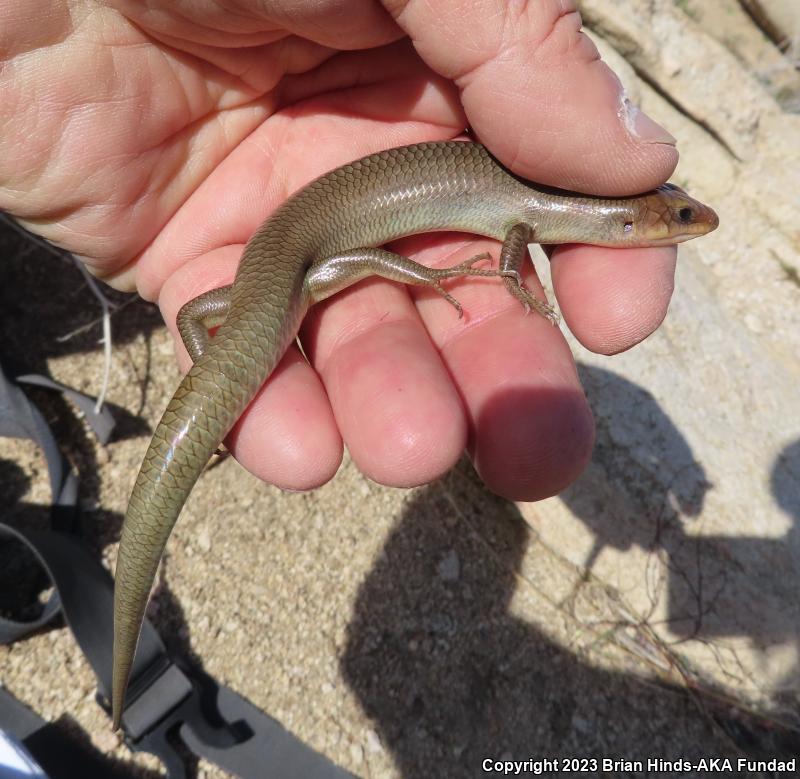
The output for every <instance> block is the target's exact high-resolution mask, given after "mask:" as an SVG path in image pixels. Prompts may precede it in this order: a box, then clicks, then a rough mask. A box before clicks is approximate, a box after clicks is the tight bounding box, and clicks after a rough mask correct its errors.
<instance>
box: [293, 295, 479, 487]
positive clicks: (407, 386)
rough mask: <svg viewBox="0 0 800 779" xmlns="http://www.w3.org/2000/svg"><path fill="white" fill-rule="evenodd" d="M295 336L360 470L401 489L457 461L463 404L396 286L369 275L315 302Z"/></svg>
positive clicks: (463, 437)
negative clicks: (299, 334)
mask: <svg viewBox="0 0 800 779" xmlns="http://www.w3.org/2000/svg"><path fill="white" fill-rule="evenodd" d="M445 305H447V304H446V303H445ZM302 340H303V345H304V349H305V350H306V352H307V354H308V355H309V358H310V360H311V362H312V364H313V365H314V367H315V368H316V370H317V371H318V373H319V374H320V376H321V377H322V380H323V382H324V384H325V388H326V390H327V393H328V397H329V399H330V402H331V405H332V406H333V409H334V414H335V416H336V420H337V422H338V425H339V429H340V431H341V433H342V436H343V437H344V440H345V442H346V443H347V448H348V451H349V452H350V454H351V456H352V458H353V460H354V462H355V463H356V465H357V466H358V468H359V469H360V470H361V471H362V472H363V473H364V474H366V475H367V476H369V477H370V478H372V479H374V480H375V481H377V482H380V483H381V484H386V485H390V486H397V487H408V486H413V485H417V484H424V483H426V482H429V481H431V480H433V479H435V478H437V477H438V476H440V475H442V473H444V472H445V471H447V470H448V469H449V468H450V467H451V466H452V465H453V464H454V463H455V462H456V460H457V459H458V458H459V456H460V455H461V453H462V452H463V450H464V445H465V443H466V438H467V426H466V420H465V417H464V412H463V408H462V406H461V402H460V400H459V397H458V393H457V392H456V391H455V388H454V387H453V383H452V381H451V379H450V376H449V375H448V373H447V371H446V369H445V368H444V366H443V365H442V362H441V359H440V358H439V355H438V354H437V352H436V350H435V349H434V348H433V346H432V344H431V342H430V339H429V337H428V335H427V333H426V332H425V329H424V327H423V326H422V323H421V322H420V320H419V316H418V314H417V312H416V309H415V308H414V306H413V304H412V303H411V301H410V299H409V297H408V293H407V292H406V290H405V289H404V288H403V287H402V286H400V285H394V284H390V283H388V282H385V281H379V280H374V281H369V282H365V283H361V284H358V285H357V286H355V287H353V288H351V289H349V290H347V291H345V292H343V293H341V294H340V295H339V296H337V298H336V299H335V300H332V301H330V302H326V303H322V304H320V305H318V306H316V307H315V309H314V311H313V312H312V314H311V315H310V316H309V317H308V318H307V320H306V323H305V325H304V327H303V336H302Z"/></svg>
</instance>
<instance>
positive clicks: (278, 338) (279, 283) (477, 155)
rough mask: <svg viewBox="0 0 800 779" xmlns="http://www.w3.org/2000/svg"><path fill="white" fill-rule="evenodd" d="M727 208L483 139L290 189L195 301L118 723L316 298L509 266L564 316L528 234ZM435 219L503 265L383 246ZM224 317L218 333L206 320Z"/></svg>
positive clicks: (709, 224)
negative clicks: (374, 282) (243, 420)
mask: <svg viewBox="0 0 800 779" xmlns="http://www.w3.org/2000/svg"><path fill="white" fill-rule="evenodd" d="M717 224H718V219H717V215H716V214H715V213H714V211H713V210H712V209H711V208H709V207H708V206H705V205H703V204H702V203H700V202H698V201H697V200H694V199H692V198H691V197H689V196H688V195H687V194H686V193H685V192H684V191H683V190H682V189H680V188H679V187H676V186H675V185H671V184H665V185H664V186H662V187H659V188H658V189H656V190H654V191H652V192H649V193H647V194H644V195H640V196H636V197H626V198H617V199H606V198H598V197H588V196H584V195H578V194H574V193H568V192H562V191H559V190H553V189H549V188H545V187H540V186H538V185H536V184H533V183H531V182H528V181H525V180H523V179H521V178H520V177H518V176H515V175H514V174H513V173H511V172H509V171H508V170H506V169H505V168H504V167H503V166H502V165H500V164H499V163H498V162H497V161H496V160H495V159H494V158H493V157H492V156H491V155H490V154H489V153H488V152H487V151H486V149H484V148H483V147H482V146H480V145H478V144H476V143H468V142H457V141H451V142H434V143H421V144H417V145H414V146H405V147H402V148H399V149H390V150H388V151H383V152H379V153H378V154H372V155H370V156H369V157H365V158H364V159H361V160H358V161H356V162H352V163H350V164H348V165H344V166H342V167H341V168H337V169H336V170H334V171H331V172H330V173H326V174H325V175H324V176H321V177H320V178H318V179H316V180H315V181H313V182H312V183H310V184H308V185H307V186H306V187H305V188H303V189H302V190H300V191H299V192H297V193H296V194H295V195H293V196H292V197H291V198H289V199H288V200H287V201H286V202H285V203H284V204H283V205H282V206H280V208H278V209H277V210H276V211H275V212H274V213H273V214H272V215H271V216H270V217H269V218H268V219H267V220H266V221H265V222H264V224H263V225H262V226H261V227H260V228H259V229H258V231H257V232H256V233H255V235H254V236H253V237H252V239H251V240H250V242H249V243H248V244H247V246H246V247H245V250H244V253H243V255H242V259H241V263H240V265H239V269H238V272H237V274H236V278H235V280H234V282H233V284H232V285H231V286H230V287H225V288H223V289H220V290H213V291H211V292H209V293H206V294H205V295H201V296H200V297H199V298H196V299H195V300H193V301H191V302H190V303H188V304H187V305H186V306H184V308H183V309H181V312H180V313H179V315H178V327H179V330H180V332H181V336H182V338H183V340H184V343H185V344H186V346H187V349H188V350H189V353H190V354H191V356H192V358H193V360H194V365H193V367H192V368H191V370H190V371H189V373H188V374H186V376H185V377H184V379H183V381H181V383H180V385H179V386H178V389H177V391H176V392H175V395H174V397H173V398H172V400H171V401H170V403H169V405H168V407H167V410H166V412H165V413H164V416H163V418H162V419H161V421H160V422H159V424H158V426H157V428H156V430H155V433H154V434H153V439H152V441H151V442H150V447H149V448H148V450H147V454H146V455H145V458H144V462H143V463H142V467H141V470H140V471H139V475H138V478H137V479H136V484H135V486H134V488H133V493H132V495H131V498H130V503H129V505H128V511H127V514H126V516H125V522H124V525H123V528H122V539H121V542H120V547H119V556H118V562H117V569H116V589H115V596H114V657H113V691H112V701H113V719H114V728H115V729H116V728H118V727H119V725H120V720H121V717H122V711H123V699H124V696H125V691H126V687H127V685H128V678H129V676H130V671H131V667H132V663H133V659H134V654H135V651H136V644H137V641H138V636H139V631H140V628H141V624H142V619H143V617H144V611H145V607H146V605H147V601H148V597H149V594H150V589H151V587H152V584H153V580H154V578H155V574H156V570H157V568H158V564H159V560H160V559H161V555H162V552H163V550H164V547H165V545H166V542H167V538H168V537H169V534H170V532H171V530H172V527H173V525H174V524H175V521H176V519H177V518H178V514H179V513H180V511H181V508H182V507H183V504H184V503H185V501H186V498H187V497H188V495H189V492H190V491H191V489H192V487H193V485H194V483H195V481H196V480H197V478H198V477H199V475H200V473H201V472H202V470H203V468H204V467H205V465H206V463H207V462H208V460H209V458H210V457H211V455H212V454H213V453H214V452H215V451H216V449H217V447H218V446H219V445H220V443H221V442H222V440H223V438H224V437H225V436H226V434H227V433H228V432H229V431H230V429H231V427H232V426H233V424H234V423H235V422H236V420H237V419H238V418H239V416H240V415H241V414H242V412H243V411H244V409H245V407H246V406H247V405H248V403H249V402H250V401H251V400H252V398H253V396H254V395H255V394H256V392H257V391H258V389H259V388H260V387H261V385H262V384H263V383H264V382H265V380H266V379H267V378H268V377H269V375H270V374H271V373H272V371H273V370H274V368H275V366H276V365H277V363H278V361H279V360H280V359H281V357H282V356H283V354H284V352H285V351H286V349H287V348H288V346H289V345H290V344H291V342H292V341H293V340H294V339H295V337H296V336H297V332H298V329H299V327H300V323H301V321H302V319H303V317H304V315H305V313H306V311H307V309H308V307H309V306H310V305H312V304H313V303H315V302H318V301H320V300H322V299H324V298H326V297H329V296H330V295H332V294H334V293H336V292H338V291H340V290H341V289H344V288H345V287H347V286H348V285H350V284H353V283H354V282H356V281H358V280H360V279H363V278H365V277H367V276H370V275H379V276H383V277H385V278H389V279H394V280H396V281H402V282H405V283H410V284H423V285H428V286H430V287H432V288H434V289H436V290H437V291H438V292H439V293H440V294H442V295H443V296H444V297H446V298H447V299H448V300H449V301H450V302H451V303H453V305H455V306H456V308H457V309H458V310H459V313H460V306H459V305H458V303H457V301H455V300H454V299H453V298H452V297H450V296H449V295H448V294H447V293H446V292H445V290H444V289H443V288H442V287H441V281H442V280H443V279H445V278H449V277H454V276H461V275H498V276H500V277H501V278H502V280H503V282H504V284H505V286H506V288H507V289H508V291H509V293H510V294H512V295H513V296H514V297H515V298H517V299H518V300H519V301H520V302H521V303H522V304H523V306H524V307H525V308H526V309H531V308H532V309H534V310H536V311H537V312H539V313H540V314H542V315H544V316H546V317H548V318H549V319H551V320H553V321H555V314H554V312H553V310H552V309H551V308H550V307H549V306H547V304H545V303H543V302H541V301H539V300H538V299H537V298H535V297H533V296H532V295H531V294H530V293H529V292H528V291H527V290H526V289H525V288H524V287H523V286H522V284H521V277H520V269H521V267H522V264H523V262H524V259H525V257H526V254H527V244H528V243H531V242H533V241H536V242H537V243H543V244H559V243H589V244H595V245H600V246H620V247H634V246H661V245H666V244H673V243H679V242H681V241H686V240H688V239H690V238H693V237H695V236H698V235H703V234H705V233H707V232H710V231H711V230H713V229H714V228H715V227H716V226H717ZM435 230H461V231H464V232H470V233H477V234H480V235H484V236H488V237H490V238H496V239H498V240H502V241H503V242H504V243H503V247H502V249H501V253H500V267H499V270H497V271H494V270H488V269H485V268H476V267H474V265H475V264H476V262H477V261H478V260H480V259H484V258H485V256H478V257H475V258H472V259H471V260H468V261H467V262H465V263H461V264H460V265H458V266H455V267H453V268H449V269H442V270H432V269H429V268H427V267H424V266H422V265H419V264H417V263H415V262H413V261H411V260H410V259H408V258H405V257H401V256H399V255H397V254H394V253H391V252H388V251H385V250H382V249H378V248H374V247H378V246H380V245H382V244H384V243H386V242H387V241H391V240H393V239H395V238H400V237H403V236H407V235H412V234H416V233H424V232H431V231H435ZM217 324H219V330H218V331H217V333H216V334H215V335H214V337H213V338H209V336H208V328H209V327H210V326H213V325H217Z"/></svg>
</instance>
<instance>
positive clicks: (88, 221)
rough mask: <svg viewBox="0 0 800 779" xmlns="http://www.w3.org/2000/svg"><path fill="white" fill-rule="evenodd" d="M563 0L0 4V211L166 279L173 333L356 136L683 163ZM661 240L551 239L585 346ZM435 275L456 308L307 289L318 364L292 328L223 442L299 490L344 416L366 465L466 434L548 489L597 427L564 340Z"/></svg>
mask: <svg viewBox="0 0 800 779" xmlns="http://www.w3.org/2000/svg"><path fill="white" fill-rule="evenodd" d="M573 5H574V4H573V3H571V2H568V0H561V1H560V2H558V1H556V0H540V2H530V3H527V4H522V5H519V6H517V5H513V7H512V6H510V5H509V4H508V3H505V2H503V1H502V0H494V1H492V0H482V1H481V2H477V3H476V2H470V3H463V4H462V3H459V2H458V1H457V0H441V2H439V3H437V4H435V8H434V5H433V4H414V3H409V4H407V5H403V4H402V3H397V2H395V3H392V2H389V1H388V0H387V2H386V3H385V8H384V6H382V5H380V4H378V3H377V2H373V0H349V2H346V3H345V2H342V0H321V2H315V3H311V2H309V3H307V4H305V5H298V4H297V3H296V2H288V0H287V1H286V2H280V1H279V0H275V1H274V2H269V3H254V2H246V1H245V0H241V2H239V3H238V6H234V7H235V8H236V11H234V10H232V8H234V7H232V6H231V5H230V4H226V8H225V10H221V9H218V8H217V6H216V5H215V4H214V3H213V2H211V0H207V1H206V2H201V3H197V2H192V3H182V2H167V0H164V2H163V3H155V2H154V3H149V4H147V5H146V6H143V5H142V4H139V3H136V2H133V1H131V2H127V1H126V0H117V1H116V2H108V3H106V4H105V6H100V5H98V4H97V3H96V2H89V0H87V2H85V3H80V2H76V3H71V4H68V5H67V4H62V3H58V2H55V1H54V0H50V1H49V2H48V0H36V2H34V1H33V0H31V2H29V3H27V4H25V6H24V13H23V12H22V11H21V10H20V9H21V8H22V6H20V4H18V3H15V2H12V1H10V0H8V1H4V2H0V52H2V62H3V65H2V68H1V69H0V128H2V129H1V130H0V207H1V208H3V209H5V210H8V211H9V212H11V213H12V214H14V215H16V216H17V218H18V219H19V221H21V222H22V223H23V224H26V225H27V226H28V227H30V228H31V229H32V230H34V231H35V232H37V233H39V234H41V235H44V236H45V237H47V238H49V239H51V240H53V241H54V242H55V243H57V244H59V245H61V246H64V247H65V248H67V249H69V250H71V251H73V252H75V253H77V254H78V255H80V256H82V257H83V258H84V259H85V261H86V262H87V264H88V265H89V266H90V267H91V269H92V270H93V272H94V273H95V274H96V275H98V276H100V277H101V278H104V279H105V280H107V281H108V282H109V283H111V284H112V285H113V286H116V287H118V288H122V289H137V290H138V291H139V292H140V293H141V294H142V296H143V297H145V298H147V299H149V300H157V301H158V303H159V305H160V306H161V309H162V312H163V314H164V317H165V319H166V321H167V322H168V323H169V324H170V326H171V327H172V328H173V329H174V320H175V315H176V313H177V311H178V309H179V308H180V306H181V305H182V304H183V303H185V302H186V301H187V300H189V299H191V298H193V297H195V296H196V295H197V294H200V293H201V292H203V291H205V290H207V289H211V288H214V287H217V286H222V285H224V284H228V283H230V281H231V280H232V279H233V276H234V273H235V269H236V265H237V262H238V258H239V256H240V254H241V249H242V246H243V244H244V243H245V242H246V241H247V239H248V238H249V236H250V234H251V233H252V232H254V230H255V229H256V228H257V227H258V225H259V224H260V223H261V222H262V221H263V219H264V218H265V217H266V216H267V215H268V214H269V213H270V212H271V211H272V210H273V209H274V208H275V207H276V206H277V205H279V204H280V202H281V201H282V200H284V199H285V198H286V197H287V196H288V195H289V194H290V193H291V192H293V191H295V190H296V189H298V188H300V187H301V186H302V185H303V184H305V183H306V182H307V181H309V180H310V179H312V178H314V177H315V176H316V175H319V174H320V173H323V172H325V171H327V170H329V169H331V168H334V167H336V166H338V165H340V164H342V163H344V162H347V161H349V160H352V159H355V158H358V157H360V156H363V155H365V154H368V153H370V152H372V151H376V150H379V149H383V148H388V147H392V146H399V145H403V144H407V143H415V142H418V141H423V140H436V139H443V138H452V137H455V136H457V135H458V134H459V133H460V132H461V130H462V129H463V128H464V127H465V126H467V124H469V125H470V126H471V127H472V128H473V130H474V131H475V133H476V134H477V135H478V137H479V138H480V140H481V141H482V142H484V143H485V144H486V145H487V146H488V147H489V148H490V149H491V151H492V152H493V153H494V154H495V155H496V156H498V157H499V158H500V159H501V160H502V161H503V162H505V163H506V164H507V165H509V166H510V167H512V168H513V169H514V170H515V171H516V172H517V173H519V174H520V175H522V176H525V177H526V178H530V179H533V180H536V181H540V182H543V183H547V184H553V185H556V186H561V187H565V188H569V189H577V190H581V191H585V192H597V193H603V194H608V195H615V194H626V193H635V192H640V191H644V190H647V189H650V188H651V187H653V186H655V185H657V184H659V183H661V182H662V181H664V180H665V179H666V178H667V176H668V175H669V174H670V172H671V171H672V169H673V168H674V165H675V163H676V160H677V154H676V152H675V149H674V147H673V145H672V143H671V139H670V138H669V136H668V135H666V134H665V133H664V131H663V130H661V129H660V128H658V127H657V126H655V125H653V124H652V123H651V122H649V120H647V119H646V118H643V117H642V115H641V114H638V113H637V112H636V111H635V109H633V110H631V109H630V108H629V107H628V106H627V105H626V104H625V103H624V102H623V101H622V96H621V91H620V90H621V88H620V86H619V83H618V82H617V80H616V79H615V77H614V76H613V75H612V74H611V72H610V71H609V70H608V69H607V68H606V67H605V65H603V64H602V63H601V62H599V60H598V57H597V53H596V51H595V49H594V46H593V45H592V44H591V43H590V42H589V41H588V39H586V38H585V37H584V36H582V35H581V34H580V32H579V20H578V18H577V14H576V13H575V12H574V8H573ZM264 9H266V10H264ZM345 9H346V10H345ZM387 9H388V10H387ZM404 33H406V34H407V35H408V36H409V37H410V39H411V41H413V45H414V48H412V46H411V45H410V44H409V42H408V40H403V39H401V36H402V35H403V34H404ZM397 246H400V247H401V248H400V249H399V251H400V252H401V253H404V254H408V255H410V256H412V257H414V258H415V259H417V260H419V261H421V262H423V263H425V264H431V265H451V264H455V263H456V262H459V261H460V260H461V259H464V258H466V257H467V256H471V255H473V254H476V253H478V252H481V251H484V250H486V249H488V250H489V251H491V252H492V253H493V254H494V255H495V256H496V255H497V253H498V246H497V244H496V243H494V242H491V241H485V240H464V238H463V237H460V238H457V237H453V236H437V237H432V236H425V237H416V238H413V239H406V240H404V241H400V242H397ZM674 262H675V250H674V248H658V249H629V250H612V249H601V248H597V247H588V246H569V247H561V248H558V249H556V251H555V252H554V253H553V257H552V265H553V281H554V285H555V288H556V293H557V296H558V300H559V304H560V307H561V310H562V313H563V314H564V317H565V319H566V320H567V322H568V323H569V325H570V327H571V329H572V330H573V332H574V333H575V334H576V335H577V336H578V338H579V339H580V340H581V341H582V342H583V343H584V345H586V346H587V347H588V348H590V349H592V350H594V351H597V352H601V353H614V352H618V351H622V350H624V349H626V348H629V347H630V346H632V345H633V344H635V343H637V342H638V341H640V340H642V339H643V338H644V337H646V336H647V335H648V334H649V333H650V332H652V331H653V330H654V329H655V328H656V327H657V326H658V324H659V323H660V322H661V320H662V319H663V316H664V314H665V312H666V307H667V304H668V301H669V297H670V293H671V290H672V275H673V270H674ZM527 282H528V284H531V285H535V281H534V280H533V279H530V278H529V279H527ZM452 286H453V287H454V288H455V289H456V290H457V292H456V294H457V296H458V297H459V299H460V300H461V301H462V302H463V303H464V307H465V311H466V312H467V316H466V319H465V321H459V320H458V319H456V318H455V317H454V315H453V312H452V310H451V308H450V306H448V305H447V304H446V303H444V302H443V301H441V300H439V299H438V298H435V297H433V296H431V294H430V293H428V292H425V291H422V292H418V291H416V290H413V289H412V290H406V289H404V288H400V287H397V286H395V285H393V284H390V283H388V282H385V281H381V280H374V281H369V282H365V283H363V284H360V285H358V286H357V287H356V288H353V289H351V290H348V291H346V292H344V293H342V294H340V295H338V296H336V297H335V298H334V299H333V300H331V301H326V302H325V303H323V304H321V305H320V306H318V307H316V309H315V310H313V311H312V313H311V314H310V315H309V317H308V318H307V321H306V322H305V324H304V326H303V329H302V332H301V340H302V341H303V344H304V349H305V351H306V354H307V355H308V357H309V360H310V365H309V364H308V363H306V361H305V360H304V359H303V357H302V356H301V355H300V353H299V351H298V350H297V349H294V348H293V349H290V351H289V353H288V354H287V355H286V357H285V358H284V360H283V361H282V363H281V365H280V367H279V369H278V370H277V371H276V372H275V374H273V376H272V378H271V379H270V381H269V382H268V384H267V385H266V386H265V388H264V389H263V390H262V392H261V393H260V394H259V396H258V397H257V398H256V400H255V401H254V402H253V404H251V406H250V407H249V408H248V410H247V411H246V413H245V414H244V416H243V417H242V419H241V421H240V422H239V424H238V425H237V427H236V428H235V430H234V431H233V433H232V434H231V436H230V437H229V439H228V443H229V445H230V446H231V448H232V449H233V452H234V455H235V456H236V457H237V459H239V461H240V462H241V463H242V464H243V465H244V466H245V467H247V468H248V469H249V470H251V471H252V472H253V473H255V474H256V475H258V476H260V477H261V478H263V479H266V480H267V481H270V482H273V483H276V484H278V485H279V486H282V487H288V488H294V489H304V488H310V487H314V486H316V485H318V484H321V483H323V482H325V481H326V480H327V479H329V478H330V477H331V476H332V475H333V474H334V473H335V471H336V468H337V467H338V464H339V461H340V458H341V451H342V438H343V439H344V440H345V441H346V442H347V445H348V448H349V450H350V452H351V455H352V457H353V459H354V461H355V462H356V463H357V465H358V466H359V467H360V469H361V470H362V471H363V472H364V473H366V474H367V475H368V476H370V477H371V478H373V479H375V480H376V481H379V482H381V483H383V484H390V485H396V486H408V485H412V484H420V483H424V482H427V481H430V480H431V479H433V478H436V477H437V476H438V475H440V474H441V473H443V472H444V471H446V470H447V469H448V468H449V467H450V466H451V465H452V464H453V463H454V462H455V461H456V459H457V458H458V456H459V455H460V453H461V452H462V451H463V449H464V447H465V445H466V446H467V447H468V449H469V451H470V453H471V455H472V457H473V460H474V462H475V464H476V467H477V469H478V471H479V472H480V474H481V476H482V478H483V479H484V480H485V481H486V483H487V485H488V486H489V487H490V488H491V489H493V490H495V491H496V492H498V493H500V494H503V495H506V496H507V497H511V498H516V499H523V500H532V499H537V498H541V497H545V496H547V495H551V494H554V493H555V492H558V491H559V490H561V489H563V488H564V487H565V486H566V485H567V484H569V483H570V482H571V481H572V480H573V479H574V478H575V477H576V476H577V475H578V473H579V472H580V471H581V470H582V469H583V467H584V465H585V463H586V462H587V460H588V458H589V456H590V452H591V444H592V439H593V423H592V419H591V413H590V411H589V409H588V406H587V404H586V401H585V398H584V395H583V392H582V390H581V388H580V384H579V382H578V378H577V374H576V371H575V366H574V363H573V361H572V357H571V355H570V353H569V349H568V348H567V345H566V343H565V341H564V339H563V337H562V336H561V334H560V332H559V331H558V330H557V329H555V328H553V327H551V326H550V325H549V324H548V323H547V322H546V321H545V320H543V319H542V318H541V317H536V316H528V317H524V316H523V315H522V310H521V308H520V307H519V304H518V303H516V301H514V300H512V299H511V298H510V297H508V296H507V295H506V293H505V290H504V288H503V286H502V285H501V284H498V283H496V280H494V283H493V280H491V279H489V280H473V279H470V280H467V281H465V282H463V283H461V282H458V283H456V284H455V285H452ZM179 351H180V352H181V355H180V356H181V358H182V363H183V365H184V367H187V365H188V362H187V357H186V355H185V352H183V350H182V347H181V348H179Z"/></svg>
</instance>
